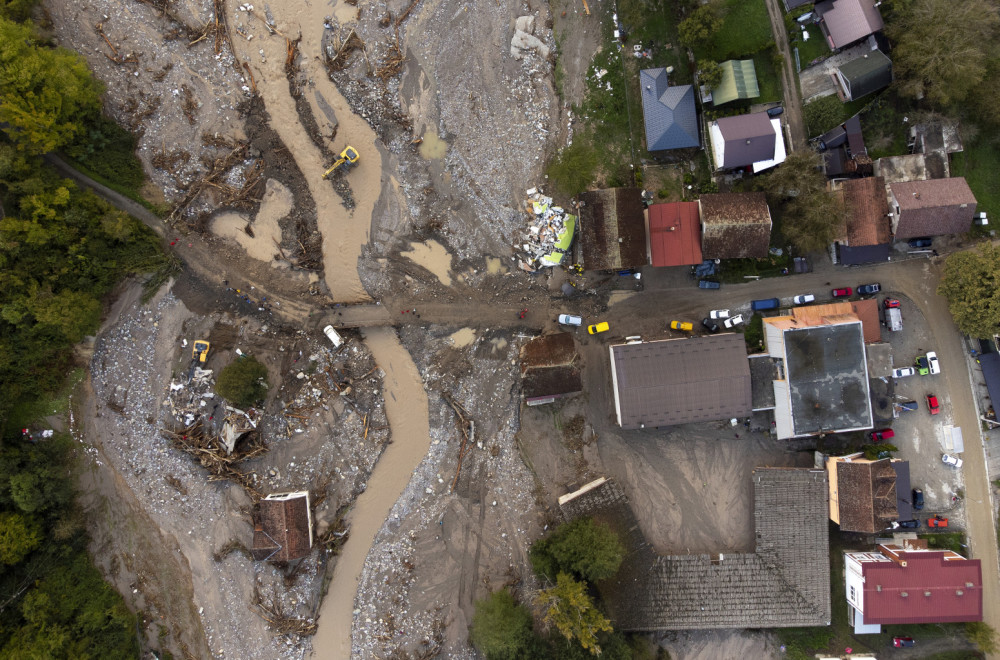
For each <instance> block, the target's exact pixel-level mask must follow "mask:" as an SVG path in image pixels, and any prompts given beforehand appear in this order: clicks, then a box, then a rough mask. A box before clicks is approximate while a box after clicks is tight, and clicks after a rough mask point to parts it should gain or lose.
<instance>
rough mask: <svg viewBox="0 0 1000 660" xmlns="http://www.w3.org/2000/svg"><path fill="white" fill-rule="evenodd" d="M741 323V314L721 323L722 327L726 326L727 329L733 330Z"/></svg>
mask: <svg viewBox="0 0 1000 660" xmlns="http://www.w3.org/2000/svg"><path fill="white" fill-rule="evenodd" d="M743 322H744V321H743V315H742V314H737V315H736V316H734V317H732V318H729V319H725V320H724V321H723V322H722V325H724V326H726V327H727V328H735V327H736V326H738V325H739V324H740V323H743Z"/></svg>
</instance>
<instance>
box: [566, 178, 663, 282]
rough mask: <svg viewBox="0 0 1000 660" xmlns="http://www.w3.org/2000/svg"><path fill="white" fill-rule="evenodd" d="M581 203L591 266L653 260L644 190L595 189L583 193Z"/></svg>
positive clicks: (582, 232) (611, 267) (582, 241)
mask: <svg viewBox="0 0 1000 660" xmlns="http://www.w3.org/2000/svg"><path fill="white" fill-rule="evenodd" d="M580 204H581V206H580V245H581V247H582V248H583V263H584V265H585V266H586V267H587V269H588V270H614V269H618V268H635V267H637V266H645V265H646V264H647V263H649V259H648V258H647V253H646V216H645V213H644V211H645V204H643V201H642V190H640V189H639V188H608V189H606V190H591V191H589V192H585V193H580Z"/></svg>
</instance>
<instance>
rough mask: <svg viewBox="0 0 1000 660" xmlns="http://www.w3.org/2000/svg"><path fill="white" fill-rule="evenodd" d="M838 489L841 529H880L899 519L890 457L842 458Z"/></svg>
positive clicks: (857, 530)
mask: <svg viewBox="0 0 1000 660" xmlns="http://www.w3.org/2000/svg"><path fill="white" fill-rule="evenodd" d="M837 492H838V498H839V501H840V530H841V531H843V532H865V533H868V534H874V533H876V532H881V531H882V530H884V529H885V528H886V527H888V526H889V523H891V522H892V521H893V520H896V517H897V516H898V512H897V510H896V471H895V470H893V469H892V465H891V464H890V462H889V459H888V458H884V459H882V460H880V461H872V462H869V461H851V462H847V461H839V462H838V463H837Z"/></svg>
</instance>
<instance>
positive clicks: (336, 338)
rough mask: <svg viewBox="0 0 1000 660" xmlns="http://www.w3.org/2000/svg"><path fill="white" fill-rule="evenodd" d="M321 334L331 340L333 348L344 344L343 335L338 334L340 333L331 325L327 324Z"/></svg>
mask: <svg viewBox="0 0 1000 660" xmlns="http://www.w3.org/2000/svg"><path fill="white" fill-rule="evenodd" d="M323 334H325V335H326V336H327V338H328V339H329V340H330V341H331V342H333V347H334V348H340V347H341V346H342V345H343V344H344V339H343V337H341V336H340V334H339V333H338V332H337V331H336V330H335V329H334V328H333V326H332V325H328V326H326V327H325V328H323Z"/></svg>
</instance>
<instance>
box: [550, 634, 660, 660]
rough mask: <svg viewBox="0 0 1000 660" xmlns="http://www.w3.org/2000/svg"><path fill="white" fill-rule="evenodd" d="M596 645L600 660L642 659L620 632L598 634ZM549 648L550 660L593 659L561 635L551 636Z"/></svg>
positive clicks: (591, 655) (589, 653) (650, 659)
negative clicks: (598, 648) (599, 650)
mask: <svg viewBox="0 0 1000 660" xmlns="http://www.w3.org/2000/svg"><path fill="white" fill-rule="evenodd" d="M597 644H598V646H600V648H601V660H641V658H642V657H643V656H641V655H638V654H637V653H635V651H634V650H633V649H632V648H630V647H629V643H628V641H626V639H625V636H624V635H623V634H622V633H620V632H610V633H608V632H602V633H599V634H598V635H597ZM549 646H550V647H551V649H552V651H551V653H550V656H549V657H550V659H551V660H591V659H592V658H593V657H594V655H593V653H591V652H590V651H588V650H587V649H585V648H583V647H582V646H580V644H578V643H577V642H576V641H574V640H571V639H566V638H565V637H562V636H561V635H553V636H552V638H551V639H550V640H549ZM649 660H655V656H652V655H650V656H649Z"/></svg>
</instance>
